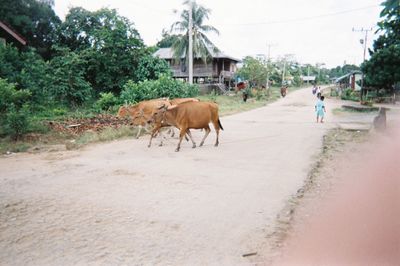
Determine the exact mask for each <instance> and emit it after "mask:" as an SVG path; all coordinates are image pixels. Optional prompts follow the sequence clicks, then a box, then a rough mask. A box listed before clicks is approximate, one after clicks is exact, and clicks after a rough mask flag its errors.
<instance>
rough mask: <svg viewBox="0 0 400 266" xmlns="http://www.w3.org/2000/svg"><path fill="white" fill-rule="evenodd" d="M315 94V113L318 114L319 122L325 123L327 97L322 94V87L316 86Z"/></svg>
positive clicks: (313, 90) (313, 91)
mask: <svg viewBox="0 0 400 266" xmlns="http://www.w3.org/2000/svg"><path fill="white" fill-rule="evenodd" d="M312 93H313V95H317V102H316V103H315V113H316V115H317V123H320V122H321V123H324V116H325V113H326V108H325V103H324V100H325V97H324V96H322V94H321V93H322V92H321V88H320V87H317V86H314V87H313V89H312Z"/></svg>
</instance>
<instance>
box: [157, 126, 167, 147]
mask: <svg viewBox="0 0 400 266" xmlns="http://www.w3.org/2000/svg"><path fill="white" fill-rule="evenodd" d="M158 133H159V134H160V144H158V146H160V147H161V146H162V145H163V139H165V138H166V137H165V136H164V135H163V134H162V132H161V128H160V129H159V130H158Z"/></svg>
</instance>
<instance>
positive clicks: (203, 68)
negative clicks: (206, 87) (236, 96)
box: [153, 48, 240, 87]
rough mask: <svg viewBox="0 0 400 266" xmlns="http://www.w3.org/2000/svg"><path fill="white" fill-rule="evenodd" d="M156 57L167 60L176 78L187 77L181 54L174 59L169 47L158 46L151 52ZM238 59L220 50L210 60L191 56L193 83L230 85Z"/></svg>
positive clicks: (184, 62) (186, 69) (184, 61)
mask: <svg viewBox="0 0 400 266" xmlns="http://www.w3.org/2000/svg"><path fill="white" fill-rule="evenodd" d="M153 55H154V56H156V57H159V58H161V59H164V60H166V61H167V62H168V64H169V66H170V68H171V70H172V75H173V77H174V78H178V79H185V80H187V79H188V76H189V73H188V70H189V68H188V67H187V66H186V60H185V58H184V57H183V56H182V57H181V58H180V59H176V58H175V57H174V54H173V50H172V49H171V48H160V49H159V50H158V51H157V52H155V53H154V54H153ZM238 62H240V60H239V59H236V58H233V57H231V56H228V55H225V54H224V53H222V52H218V53H214V54H212V58H211V60H210V62H207V63H205V62H204V61H203V60H202V59H201V58H198V57H195V58H193V81H194V82H195V83H199V84H201V83H214V84H216V83H217V84H224V85H225V86H228V87H229V86H230V83H231V81H233V78H234V75H235V73H236V71H237V65H236V64H237V63H238Z"/></svg>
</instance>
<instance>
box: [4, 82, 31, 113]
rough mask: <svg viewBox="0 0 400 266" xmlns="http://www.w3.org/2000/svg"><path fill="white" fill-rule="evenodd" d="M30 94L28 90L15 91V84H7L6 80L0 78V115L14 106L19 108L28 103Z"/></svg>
mask: <svg viewBox="0 0 400 266" xmlns="http://www.w3.org/2000/svg"><path fill="white" fill-rule="evenodd" d="M30 96H31V93H30V91H28V90H16V89H15V84H13V83H8V82H7V80H5V79H2V78H0V115H1V114H5V113H6V112H7V110H8V109H9V108H10V107H11V106H13V105H14V107H17V108H20V107H22V105H23V104H24V103H25V102H27V101H28V99H29V98H30Z"/></svg>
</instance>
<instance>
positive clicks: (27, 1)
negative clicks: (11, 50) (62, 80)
mask: <svg viewBox="0 0 400 266" xmlns="http://www.w3.org/2000/svg"><path fill="white" fill-rule="evenodd" d="M53 4H54V1H52V0H41V1H39V0H1V4H0V18H1V20H2V21H3V22H5V23H7V24H9V25H10V26H11V27H12V28H14V29H15V30H16V31H17V32H18V33H19V34H21V35H22V36H23V37H24V39H26V40H27V42H28V45H29V46H33V47H35V48H36V49H37V51H38V52H39V53H40V54H41V55H42V56H43V57H44V58H46V59H49V58H50V57H51V50H50V48H51V45H53V43H54V42H55V40H56V29H57V27H58V26H59V24H60V23H61V20H60V19H59V17H58V16H57V15H56V14H55V12H54V10H53V9H52V5H53Z"/></svg>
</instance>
